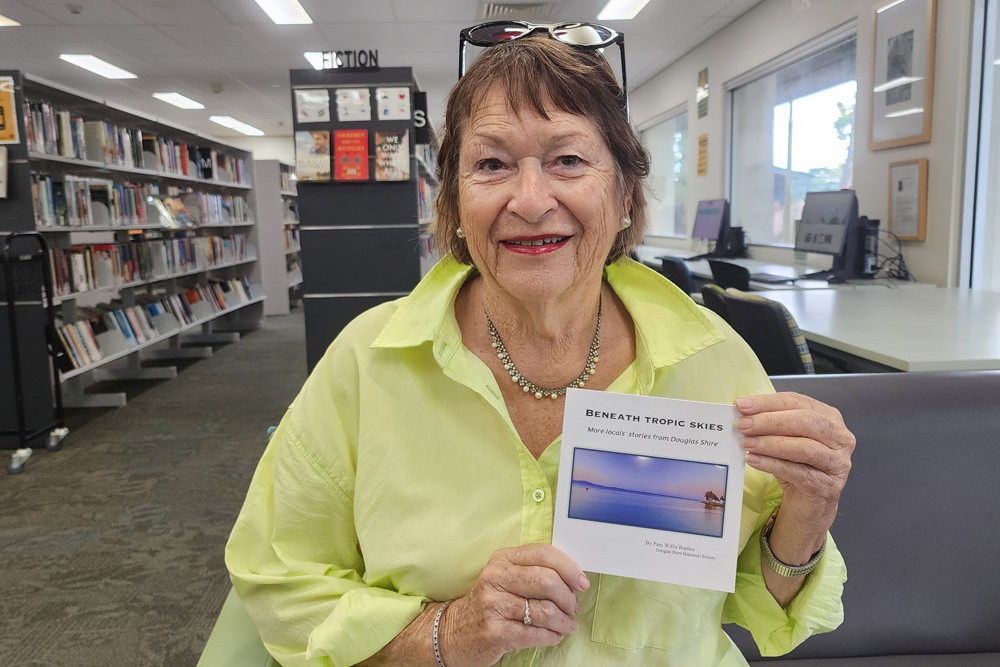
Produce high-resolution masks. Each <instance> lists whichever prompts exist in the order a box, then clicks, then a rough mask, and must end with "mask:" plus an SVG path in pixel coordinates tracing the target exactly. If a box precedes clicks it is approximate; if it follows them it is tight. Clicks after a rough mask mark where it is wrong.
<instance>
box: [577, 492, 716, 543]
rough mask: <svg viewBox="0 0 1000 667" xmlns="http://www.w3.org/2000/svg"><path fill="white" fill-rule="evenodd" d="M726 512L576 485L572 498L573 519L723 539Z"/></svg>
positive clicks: (693, 503) (688, 502)
mask: <svg viewBox="0 0 1000 667" xmlns="http://www.w3.org/2000/svg"><path fill="white" fill-rule="evenodd" d="M724 513H725V510H724V509H720V508H711V509H710V508H708V507H705V506H704V505H703V504H702V503H701V501H697V500H684V499H682V498H672V497H670V496H657V495H653V494H650V493H640V492H636V491H624V490H621V489H608V488H604V487H595V486H589V488H588V485H586V484H581V483H579V482H574V483H573V485H572V487H571V489H570V495H569V516H570V517H571V518H573V519H585V520H588V521H603V522H605V523H617V524H623V525H626V526H638V527H640V528H656V529H658V530H672V531H674V532H678V533H694V534H695V535H708V536H710V537H722V517H723V514H724Z"/></svg>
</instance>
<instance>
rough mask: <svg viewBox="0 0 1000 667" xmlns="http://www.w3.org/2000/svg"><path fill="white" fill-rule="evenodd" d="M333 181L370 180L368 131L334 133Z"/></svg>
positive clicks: (340, 131)
mask: <svg viewBox="0 0 1000 667" xmlns="http://www.w3.org/2000/svg"><path fill="white" fill-rule="evenodd" d="M333 180H335V181H367V180H368V130H334V131H333Z"/></svg>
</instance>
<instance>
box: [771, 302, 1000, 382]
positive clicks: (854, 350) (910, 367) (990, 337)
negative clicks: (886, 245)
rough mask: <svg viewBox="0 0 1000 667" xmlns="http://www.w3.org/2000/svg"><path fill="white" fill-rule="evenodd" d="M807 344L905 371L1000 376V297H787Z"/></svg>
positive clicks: (790, 309)
mask: <svg viewBox="0 0 1000 667" xmlns="http://www.w3.org/2000/svg"><path fill="white" fill-rule="evenodd" d="M767 298H769V299H772V300H774V301H780V302H781V303H783V304H784V305H785V307H786V308H788V310H789V311H790V312H791V313H792V315H794V316H795V320H796V321H797V322H798V324H799V329H801V330H802V333H803V334H805V337H806V339H807V340H808V341H810V342H814V343H819V344H821V345H825V346H827V347H829V348H832V349H834V350H838V351H840V352H844V353H847V354H849V355H853V356H855V357H860V358H862V359H867V360H870V361H874V362H876V363H879V364H884V365H886V366H890V367H891V368H894V369H898V370H901V371H943V370H949V371H959V370H992V369H1000V292H988V291H985V290H970V289H960V288H939V289H857V290H833V289H829V290H810V291H808V292H806V291H794V290H783V291H775V292H771V293H769V294H768V295H767Z"/></svg>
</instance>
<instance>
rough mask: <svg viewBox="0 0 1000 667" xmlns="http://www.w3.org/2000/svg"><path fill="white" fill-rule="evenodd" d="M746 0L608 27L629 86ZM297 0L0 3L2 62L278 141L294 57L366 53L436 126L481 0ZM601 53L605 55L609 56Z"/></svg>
mask: <svg viewBox="0 0 1000 667" xmlns="http://www.w3.org/2000/svg"><path fill="white" fill-rule="evenodd" d="M523 1H524V0H514V2H516V3H520V2H523ZM533 1H534V2H539V1H541V0H533ZM757 2H759V0H652V1H651V2H650V4H649V5H648V6H647V7H646V8H645V9H644V10H643V11H642V13H641V14H639V16H638V17H637V18H636V19H635V20H632V21H611V22H606V23H607V24H608V25H610V26H611V27H614V28H615V29H617V30H620V31H622V32H624V33H625V44H626V56H627V61H628V76H629V87H630V88H635V87H638V86H639V85H641V84H642V83H643V82H645V81H646V80H648V79H649V78H650V77H651V76H652V75H654V74H656V73H657V72H659V71H660V70H662V69H663V68H664V67H666V66H667V65H669V64H670V63H672V62H673V61H674V60H676V59H677V58H679V57H680V56H681V55H683V54H684V53H686V52H687V51H689V50H690V49H692V48H693V47H694V46H696V45H697V44H699V43H700V42H702V41H704V40H705V39H706V38H708V37H709V36H711V35H713V34H714V33H716V32H718V31H719V30H721V29H722V28H723V27H724V26H726V25H727V24H728V23H729V22H731V21H732V20H734V19H735V18H737V17H739V16H740V15H741V14H743V13H744V12H746V11H747V10H748V9H749V8H750V7H752V6H753V5H755V4H757ZM301 3H302V5H303V6H304V7H305V9H306V11H308V12H309V15H310V16H312V18H313V21H315V23H314V24H313V25H304V26H279V25H274V24H273V23H272V22H271V21H270V19H268V18H267V16H266V15H265V14H264V12H263V11H261V10H260V8H259V7H258V6H257V4H256V3H255V2H254V1H253V0H69V1H68V2H66V1H64V0H0V14H3V15H5V16H8V17H10V18H13V19H15V20H17V21H19V22H20V23H21V24H22V26H21V27H14V28H6V27H3V28H0V69H21V70H23V71H25V72H28V73H30V74H33V75H35V76H37V77H41V78H44V79H47V80H49V81H52V82H54V83H57V84H61V85H63V86H67V87H70V88H73V89H76V90H78V91H81V92H85V93H87V94H89V95H91V96H95V97H99V98H105V99H108V100H111V101H114V102H116V103H118V104H120V105H122V106H125V107H128V108H131V109H135V110H137V111H140V112H142V113H144V114H147V115H152V116H156V117H159V118H161V119H164V120H166V121H168V122H172V123H176V124H180V125H183V126H185V127H188V128H191V129H194V130H196V131H198V132H202V133H206V134H211V135H214V136H217V137H240V136H242V135H239V134H236V133H234V132H232V131H230V130H227V129H225V128H222V127H220V126H218V125H216V124H214V123H212V122H210V121H209V120H208V117H209V116H210V115H216V114H220V115H232V116H235V117H236V118H238V119H240V120H242V121H244V122H247V123H250V124H251V125H255V126H257V127H259V128H261V129H262V130H264V131H265V132H266V133H267V134H268V135H289V134H291V123H290V119H291V103H290V95H289V91H288V70H290V69H303V68H307V67H308V64H307V63H306V61H305V59H304V58H303V57H302V52H303V51H332V50H357V49H377V50H378V52H379V64H380V65H381V66H383V67H399V66H411V67H413V69H414V72H415V73H416V76H417V79H418V81H419V82H420V85H421V87H422V88H423V89H424V90H426V91H427V92H428V101H429V107H430V109H429V111H430V115H431V118H432V119H433V120H434V121H435V123H436V124H437V123H438V122H439V120H440V115H441V113H442V112H443V101H444V98H445V96H446V95H447V92H448V90H449V88H450V87H451V85H452V84H453V83H454V82H455V78H456V75H457V68H458V54H457V48H458V32H459V30H460V29H461V28H463V27H466V26H469V25H473V24H475V23H476V22H478V21H479V20H480V18H479V17H480V5H481V0H301ZM551 3H552V4H553V5H554V11H553V19H552V20H557V21H564V20H565V21H596V18H597V14H598V12H599V11H600V9H601V8H602V7H603V5H604V3H605V0H551ZM60 53H89V54H93V55H95V56H98V57H100V58H103V59H105V60H108V61H110V62H111V63H113V64H115V65H118V66H119V67H124V68H125V69H127V70H129V71H131V72H134V73H135V74H137V75H138V77H139V78H137V79H130V80H121V81H112V80H108V79H104V78H102V77H100V76H98V75H96V74H91V73H90V72H87V71H85V70H81V69H79V68H77V67H76V66H74V65H71V64H69V63H67V62H64V61H61V60H59V58H58V55H59V54H60ZM608 56H609V58H610V60H611V61H612V62H615V61H616V58H617V54H614V55H612V54H611V52H610V51H609V52H608ZM220 89H221V90H220ZM215 90H220V92H214V91H215ZM157 91H177V92H179V93H181V94H184V95H187V96H188V97H192V98H194V99H196V100H198V101H200V102H202V103H203V104H205V105H206V107H207V108H206V109H203V110H189V111H185V110H181V109H177V108H175V107H173V106H170V105H168V104H166V103H164V102H160V101H159V100H156V99H154V98H153V97H152V96H151V95H152V93H154V92H157Z"/></svg>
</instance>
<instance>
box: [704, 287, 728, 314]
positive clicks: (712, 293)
mask: <svg viewBox="0 0 1000 667" xmlns="http://www.w3.org/2000/svg"><path fill="white" fill-rule="evenodd" d="M723 294H724V290H723V289H722V288H721V287H719V286H718V285H716V284H715V283H709V284H708V285H705V286H704V287H702V288H701V300H702V303H704V304H705V307H706V308H708V309H709V310H711V311H712V312H714V313H715V314H716V315H718V316H719V317H721V318H722V319H724V320H725V321H726V322H729V311H728V310H726V299H725V297H724V296H723Z"/></svg>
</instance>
